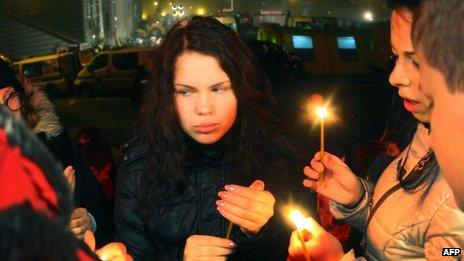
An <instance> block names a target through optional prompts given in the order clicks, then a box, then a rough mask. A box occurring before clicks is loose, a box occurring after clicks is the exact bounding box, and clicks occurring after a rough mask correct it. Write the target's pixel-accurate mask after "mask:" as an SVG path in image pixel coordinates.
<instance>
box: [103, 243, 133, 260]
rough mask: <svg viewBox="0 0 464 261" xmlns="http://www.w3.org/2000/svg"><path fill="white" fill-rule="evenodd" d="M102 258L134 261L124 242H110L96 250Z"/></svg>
mask: <svg viewBox="0 0 464 261" xmlns="http://www.w3.org/2000/svg"><path fill="white" fill-rule="evenodd" d="M95 254H96V255H97V256H98V257H99V258H100V259H101V260H111V261H132V257H131V256H130V255H128V254H127V251H126V247H125V246H124V245H123V244H122V243H117V242H113V243H109V244H108V245H105V246H103V247H102V248H100V249H98V250H97V251H95Z"/></svg>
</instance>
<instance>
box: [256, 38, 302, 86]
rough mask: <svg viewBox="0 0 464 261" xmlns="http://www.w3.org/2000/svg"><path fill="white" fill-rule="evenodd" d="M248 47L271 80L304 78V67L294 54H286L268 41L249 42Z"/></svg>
mask: <svg viewBox="0 0 464 261" xmlns="http://www.w3.org/2000/svg"><path fill="white" fill-rule="evenodd" d="M247 45H248V47H250V49H251V50H252V51H253V53H254V54H255V55H256V57H257V58H258V61H259V62H260V64H261V67H262V68H263V70H264V71H265V72H266V73H267V75H268V77H269V78H270V79H271V80H273V81H279V80H288V79H296V78H300V77H303V76H304V74H305V69H304V65H303V63H302V61H301V59H300V58H299V57H298V56H297V55H296V54H294V53H293V52H286V51H284V50H283V49H282V47H280V46H278V45H277V44H274V43H272V42H268V41H257V40H252V41H247Z"/></svg>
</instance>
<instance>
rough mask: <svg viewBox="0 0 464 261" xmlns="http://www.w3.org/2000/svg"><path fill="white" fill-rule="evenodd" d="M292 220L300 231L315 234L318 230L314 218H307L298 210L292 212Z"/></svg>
mask: <svg viewBox="0 0 464 261" xmlns="http://www.w3.org/2000/svg"><path fill="white" fill-rule="evenodd" d="M290 219H291V220H292V222H293V223H294V224H295V226H296V228H297V229H298V230H303V229H304V230H307V231H310V232H314V231H315V230H316V227H317V226H316V224H315V222H316V221H315V220H314V219H313V218H312V217H305V216H303V214H302V213H301V211H300V210H298V209H293V210H291V211H290Z"/></svg>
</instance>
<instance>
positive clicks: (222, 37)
mask: <svg viewBox="0 0 464 261" xmlns="http://www.w3.org/2000/svg"><path fill="white" fill-rule="evenodd" d="M274 104H275V101H274V98H273V95H272V93H271V88H270V85H269V81H268V80H267V78H266V76H265V75H263V73H262V72H261V71H260V70H259V68H258V63H257V61H256V60H255V58H254V56H253V54H252V53H251V52H250V51H249V49H248V48H247V46H246V45H245V44H244V43H243V42H242V41H241V40H240V39H239V37H238V35H237V34H236V33H235V32H233V31H231V30H230V29H229V28H227V27H226V26H225V25H223V24H221V23H220V22H218V21H217V20H215V19H213V18H207V17H193V18H190V19H186V20H182V21H180V22H178V23H177V24H176V25H174V27H173V28H171V30H170V31H169V32H168V34H167V36H166V38H165V40H164V41H163V43H162V44H161V46H160V47H159V50H158V55H157V57H156V59H155V60H154V64H153V70H152V72H151V85H150V87H149V88H148V89H147V92H146V93H145V94H144V102H143V105H142V108H141V114H140V118H139V121H138V124H137V137H136V138H134V139H133V140H132V141H130V142H129V143H128V144H127V146H126V148H125V149H124V152H123V161H122V163H121V166H120V169H119V171H118V175H117V179H116V190H115V192H116V193H115V212H114V216H115V224H116V234H117V237H118V239H119V240H121V241H122V242H124V243H125V245H126V246H127V247H128V252H129V253H130V254H131V255H132V256H134V258H135V259H152V260H181V259H184V260H206V259H208V260H225V259H227V258H228V259H229V260H285V258H286V254H287V247H288V238H289V236H290V231H288V230H289V229H288V228H289V226H288V225H285V224H283V222H282V220H280V215H278V214H277V212H278V211H280V209H278V206H279V204H280V202H282V203H285V202H286V199H287V197H286V196H287V193H288V192H289V191H290V189H289V186H291V185H288V186H287V184H293V183H292V182H293V178H294V177H298V175H297V173H298V172H299V171H301V168H300V170H299V168H298V166H299V165H298V163H299V161H298V159H297V156H296V155H297V154H296V150H295V147H294V146H293V145H292V144H291V143H290V142H289V140H288V139H287V138H285V137H284V136H283V135H282V134H281V132H282V128H281V126H279V122H278V121H277V120H276V119H275V118H274V116H273V114H272V108H273V106H274ZM301 166H302V165H301ZM293 188H295V187H293ZM229 222H231V223H232V224H234V226H233V228H232V232H231V236H230V239H226V236H227V234H228V228H229V225H228V224H229Z"/></svg>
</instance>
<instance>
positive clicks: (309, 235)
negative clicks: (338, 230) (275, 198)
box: [287, 210, 344, 261]
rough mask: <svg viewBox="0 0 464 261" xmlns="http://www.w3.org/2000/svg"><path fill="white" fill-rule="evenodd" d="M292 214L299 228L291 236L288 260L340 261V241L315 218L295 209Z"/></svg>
mask: <svg viewBox="0 0 464 261" xmlns="http://www.w3.org/2000/svg"><path fill="white" fill-rule="evenodd" d="M290 216H291V218H292V221H293V222H294V224H295V226H296V227H297V229H296V230H295V231H293V232H292V235H291V238H290V245H289V247H288V254H289V256H288V258H287V260H288V261H296V260H305V261H308V260H313V261H314V260H329V261H331V260H337V261H338V260H340V259H341V258H342V257H343V254H344V253H343V248H342V246H341V244H340V242H339V241H338V240H337V239H336V238H335V237H334V236H332V235H331V234H330V233H328V232H327V231H326V230H324V228H322V227H321V226H320V225H319V224H318V223H317V222H316V221H315V220H314V219H313V218H311V217H304V216H303V215H302V214H301V212H299V211H298V210H293V211H292V212H291V214H290Z"/></svg>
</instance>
